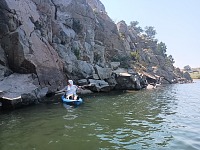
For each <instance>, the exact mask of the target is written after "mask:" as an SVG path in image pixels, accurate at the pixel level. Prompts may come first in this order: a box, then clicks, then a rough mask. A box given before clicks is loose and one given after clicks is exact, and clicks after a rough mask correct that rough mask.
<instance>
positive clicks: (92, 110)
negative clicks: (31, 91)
mask: <svg viewBox="0 0 200 150" xmlns="http://www.w3.org/2000/svg"><path fill="white" fill-rule="evenodd" d="M199 91H200V80H195V83H193V84H176V85H169V86H165V87H160V88H157V89H155V90H142V91H129V92H127V93H119V92H113V93H106V94H95V95H92V96H85V97H83V98H84V100H85V103H84V104H83V105H81V106H79V107H77V108H71V107H69V106H67V105H63V104H62V103H53V104H52V103H51V104H44V105H37V106H32V107H28V108H23V109H19V110H15V111H12V112H9V113H3V114H1V115H0V149H1V150H66V149H68V150H97V149H98V150H115V149H118V150H123V149H124V150H134V149H136V150H140V149H142V150H143V149H148V150H149V149H152V150H157V149H161V150H162V149H164V150H165V149H166V150H168V149H169V150H199V149H200V134H199V133H200V92H199Z"/></svg>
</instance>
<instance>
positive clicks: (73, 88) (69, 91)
mask: <svg viewBox="0 0 200 150" xmlns="http://www.w3.org/2000/svg"><path fill="white" fill-rule="evenodd" d="M77 88H78V87H77V86H76V85H71V86H69V85H68V86H66V90H67V91H66V95H72V94H74V95H76V90H77Z"/></svg>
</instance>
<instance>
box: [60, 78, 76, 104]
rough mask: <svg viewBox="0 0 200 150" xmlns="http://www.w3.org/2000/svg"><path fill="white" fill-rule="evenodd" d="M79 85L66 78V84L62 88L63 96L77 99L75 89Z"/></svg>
mask: <svg viewBox="0 0 200 150" xmlns="http://www.w3.org/2000/svg"><path fill="white" fill-rule="evenodd" d="M78 88H79V87H78V86H76V85H74V84H73V81H72V80H68V85H67V86H66V87H65V88H64V89H63V91H65V97H66V98H67V99H74V100H77V98H78V95H77V94H76V90H77V89H78Z"/></svg>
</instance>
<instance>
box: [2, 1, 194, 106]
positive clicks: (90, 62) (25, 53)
mask: <svg viewBox="0 0 200 150" xmlns="http://www.w3.org/2000/svg"><path fill="white" fill-rule="evenodd" d="M157 45H158V43H157V40H155V39H149V38H147V37H145V36H141V35H138V34H137V33H136V32H135V31H134V30H133V29H131V28H130V27H129V26H127V25H126V23H125V22H124V21H121V22H119V23H118V24H115V23H114V22H113V21H112V20H111V19H110V17H109V16H108V15H107V13H106V11H105V7H104V5H103V4H102V3H101V2H100V1H99V0H43V1H41V0H17V1H15V0H1V1H0V97H1V99H3V100H5V99H9V100H13V99H15V98H16V97H20V101H22V102H24V103H25V104H26V103H27V101H28V99H30V101H31V102H33V103H34V102H38V99H41V98H42V97H43V96H44V95H45V94H46V93H47V92H51V91H56V90H58V89H61V88H63V86H64V85H65V84H66V80H67V79H69V78H70V79H73V80H74V81H75V82H76V83H79V84H88V83H93V85H94V86H93V87H90V89H91V90H92V91H109V90H112V89H141V88H145V87H146V86H147V84H148V83H150V82H153V83H156V82H157V81H158V80H159V81H161V82H162V83H175V82H177V81H178V79H180V78H183V77H184V76H183V74H181V71H180V70H178V69H176V68H175V67H174V66H173V63H171V62H170V61H169V60H168V59H167V57H166V56H164V55H162V54H159V53H158V52H157ZM23 79H24V80H23ZM161 79H162V80H161ZM189 79H190V78H189ZM13 81H15V82H13Z"/></svg>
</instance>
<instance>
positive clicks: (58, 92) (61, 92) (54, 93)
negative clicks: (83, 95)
mask: <svg viewBox="0 0 200 150" xmlns="http://www.w3.org/2000/svg"><path fill="white" fill-rule="evenodd" d="M93 85H94V84H91V83H90V84H88V85H83V86H78V87H79V88H82V89H84V88H87V87H91V86H93ZM64 92H65V90H60V91H56V92H50V93H47V94H46V97H52V96H55V95H59V94H64Z"/></svg>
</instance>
